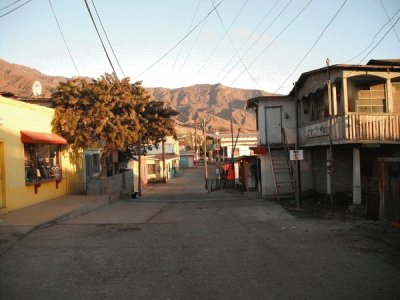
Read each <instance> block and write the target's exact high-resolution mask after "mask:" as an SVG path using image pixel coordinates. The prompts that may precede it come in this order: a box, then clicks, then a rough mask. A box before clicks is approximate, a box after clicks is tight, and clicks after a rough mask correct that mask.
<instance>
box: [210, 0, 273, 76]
mask: <svg viewBox="0 0 400 300" xmlns="http://www.w3.org/2000/svg"><path fill="white" fill-rule="evenodd" d="M279 1H280V0H277V1H276V2H275V3H274V5H273V6H272V7H271V9H270V10H269V11H268V12H267V13H266V14H265V15H264V17H263V18H262V19H261V21H260V22H259V23H258V24H257V25H256V27H255V28H254V29H253V30H252V32H251V33H250V34H249V35H248V36H247V38H246V40H245V41H243V43H242V45H241V46H240V48H239V52H240V51H241V50H242V49H243V47H244V46H245V45H246V43H247V42H248V41H249V40H250V38H251V37H252V36H253V34H254V33H255V32H256V31H257V29H258V28H259V27H260V26H261V25H262V24H263V23H264V21H265V20H266V19H267V18H268V17H269V15H270V14H271V12H272V10H273V9H274V8H275V6H276V5H277V4H278V3H279ZM234 58H235V55H232V56H231V58H230V59H229V61H228V62H227V63H226V64H225V66H224V67H223V68H222V69H221V71H219V73H218V74H217V76H216V77H215V78H216V79H217V78H219V77H220V76H221V74H222V72H223V71H225V69H226V68H227V66H229V65H230V64H231V62H232V60H233V59H234Z"/></svg>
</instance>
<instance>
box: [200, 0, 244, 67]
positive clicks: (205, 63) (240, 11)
mask: <svg viewBox="0 0 400 300" xmlns="http://www.w3.org/2000/svg"><path fill="white" fill-rule="evenodd" d="M248 1H249V0H245V1H244V3H243V5H242V7H241V8H240V9H239V11H238V12H237V14H236V16H235V17H234V18H233V21H232V22H231V24H230V25H229V27H228V29H226V27H225V25H224V24H223V23H222V20H221V17H220V15H219V13H218V10H215V12H216V13H217V16H218V19H219V20H220V22H221V24H222V26H223V27H224V30H225V33H224V35H223V36H222V37H221V38H220V39H219V41H218V43H217V45H216V46H215V47H214V49H213V50H212V51H211V53H210V55H209V56H208V57H207V59H206V60H205V62H204V63H203V64H202V65H201V67H200V69H199V70H198V71H197V74H199V73H200V72H201V71H202V70H203V68H204V67H205V66H206V65H207V63H208V61H209V60H210V59H211V57H212V56H213V54H214V53H215V51H216V50H217V49H218V47H219V45H221V43H222V41H223V40H224V38H225V37H226V36H228V33H229V31H230V30H231V27H232V25H233V24H234V23H235V22H236V20H237V18H238V17H239V16H240V14H241V13H242V11H243V9H244V7H245V6H246V4H247V2H248ZM211 3H212V5H213V6H214V1H213V0H211Z"/></svg>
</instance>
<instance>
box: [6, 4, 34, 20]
mask: <svg viewBox="0 0 400 300" xmlns="http://www.w3.org/2000/svg"><path fill="white" fill-rule="evenodd" d="M31 1H32V0H28V1H26V2H24V3H22V4H21V5H19V6H17V7H15V8H13V9H12V10H10V11H8V12H6V13H5V14H2V15H0V18H3V17H5V16H7V15H8V14H10V13H12V12H13V11H16V10H17V9H18V8H21V7H22V6H24V5H26V4H28V3H29V2H31ZM17 2H18V1H15V2H14V3H12V4H15V3H17ZM12 4H10V5H12ZM3 9H4V8H3Z"/></svg>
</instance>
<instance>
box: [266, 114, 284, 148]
mask: <svg viewBox="0 0 400 300" xmlns="http://www.w3.org/2000/svg"><path fill="white" fill-rule="evenodd" d="M265 136H266V137H267V144H277V143H281V142H282V107H281V106H273V107H266V108H265Z"/></svg>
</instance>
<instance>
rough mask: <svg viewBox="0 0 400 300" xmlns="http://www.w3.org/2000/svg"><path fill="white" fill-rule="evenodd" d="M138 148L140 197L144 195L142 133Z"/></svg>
mask: <svg viewBox="0 0 400 300" xmlns="http://www.w3.org/2000/svg"><path fill="white" fill-rule="evenodd" d="M138 149H139V164H138V168H139V174H138V195H139V197H140V196H142V135H139V141H138Z"/></svg>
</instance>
